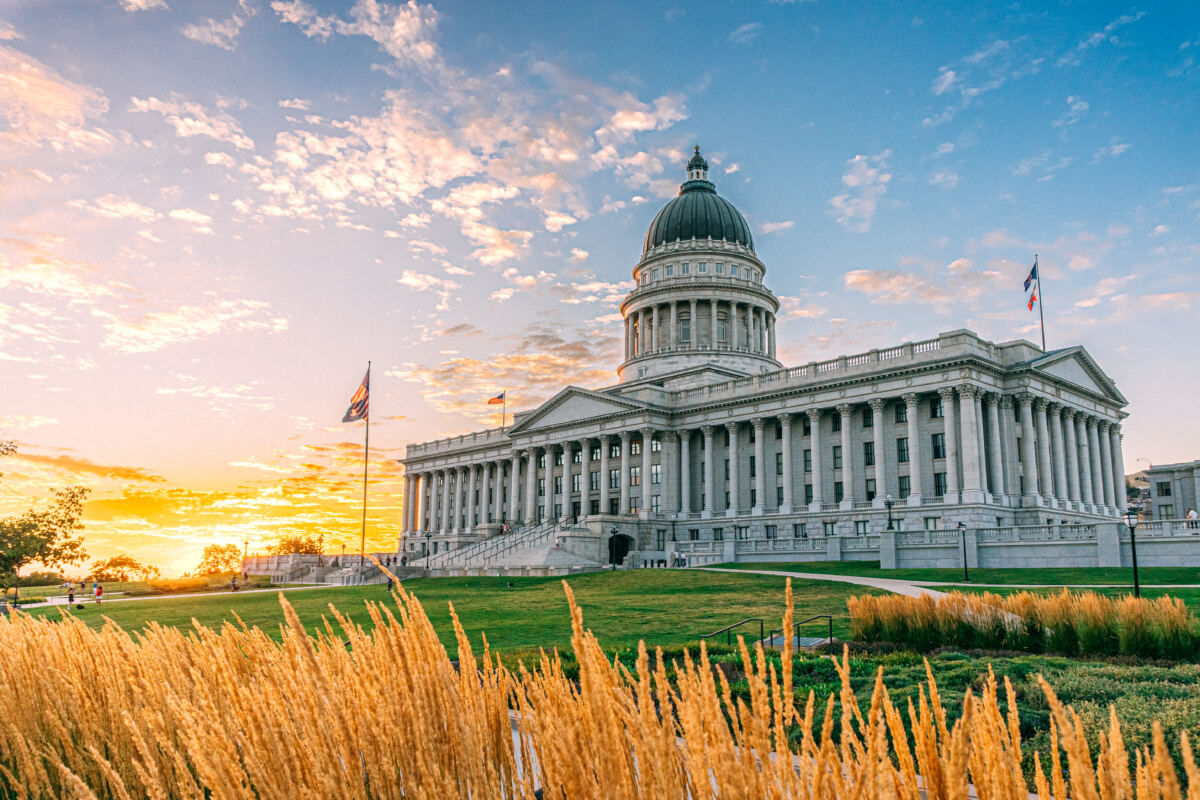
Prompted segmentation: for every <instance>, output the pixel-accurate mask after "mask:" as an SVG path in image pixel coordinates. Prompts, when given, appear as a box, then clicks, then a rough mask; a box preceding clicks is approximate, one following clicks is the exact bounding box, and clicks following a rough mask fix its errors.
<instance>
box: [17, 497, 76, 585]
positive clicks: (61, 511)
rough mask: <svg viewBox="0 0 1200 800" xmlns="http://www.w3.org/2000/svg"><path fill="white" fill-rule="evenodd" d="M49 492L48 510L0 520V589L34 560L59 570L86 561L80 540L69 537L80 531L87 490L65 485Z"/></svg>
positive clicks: (31, 510)
mask: <svg viewBox="0 0 1200 800" xmlns="http://www.w3.org/2000/svg"><path fill="white" fill-rule="evenodd" d="M50 491H51V492H52V493H53V494H54V503H53V505H51V506H50V507H49V508H48V509H45V510H43V511H37V510H34V509H30V510H29V511H26V512H25V513H24V514H21V515H19V516H16V517H5V518H3V519H0V588H4V589H7V588H8V587H9V586H12V585H14V583H15V581H16V578H17V573H18V572H20V570H21V568H22V567H24V566H26V565H27V564H32V563H34V562H35V561H36V562H40V563H42V564H45V565H46V566H47V567H61V566H65V565H67V564H78V563H79V562H81V561H83V560H84V559H85V558H87V552H86V551H84V549H83V539H82V538H80V537H76V536H72V534H73V533H74V532H75V531H77V530H80V529H82V528H83V525H82V524H80V522H79V518H80V517H82V516H83V500H84V498H85V497H87V496H88V492H89V491H91V490H90V489H87V488H86V487H83V486H68V487H67V488H65V489H51V490H50Z"/></svg>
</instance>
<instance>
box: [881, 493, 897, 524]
mask: <svg viewBox="0 0 1200 800" xmlns="http://www.w3.org/2000/svg"><path fill="white" fill-rule="evenodd" d="M883 504H884V505H885V506H887V510H888V526H887V529H888V530H889V531H894V530H896V527H895V526H894V525H893V524H892V506H894V505H895V504H896V501H895V500H894V499H893V498H892V496H891V495H890V494H889V495H888V496H887V497H886V498H884V501H883Z"/></svg>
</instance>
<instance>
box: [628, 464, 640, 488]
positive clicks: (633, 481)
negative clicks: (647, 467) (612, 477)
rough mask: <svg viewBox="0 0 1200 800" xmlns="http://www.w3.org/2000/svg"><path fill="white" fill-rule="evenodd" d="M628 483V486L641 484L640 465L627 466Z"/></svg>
mask: <svg viewBox="0 0 1200 800" xmlns="http://www.w3.org/2000/svg"><path fill="white" fill-rule="evenodd" d="M629 485H630V486H641V485H642V468H641V467H630V468H629Z"/></svg>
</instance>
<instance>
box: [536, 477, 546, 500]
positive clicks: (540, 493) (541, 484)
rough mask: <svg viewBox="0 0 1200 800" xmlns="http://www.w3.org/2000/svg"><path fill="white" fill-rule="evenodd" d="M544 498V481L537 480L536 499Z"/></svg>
mask: <svg viewBox="0 0 1200 800" xmlns="http://www.w3.org/2000/svg"><path fill="white" fill-rule="evenodd" d="M545 496H546V479H545V478H538V497H545Z"/></svg>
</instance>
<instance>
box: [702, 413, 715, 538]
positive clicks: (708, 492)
mask: <svg viewBox="0 0 1200 800" xmlns="http://www.w3.org/2000/svg"><path fill="white" fill-rule="evenodd" d="M700 432H701V433H703V434H704V512H703V514H702V518H703V519H711V518H712V515H713V509H714V508H715V507H716V506H715V504H714V501H713V495H714V494H715V490H714V488H713V459H714V457H715V453H713V426H712V425H705V426H703V427H702V428H701V429H700Z"/></svg>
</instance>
